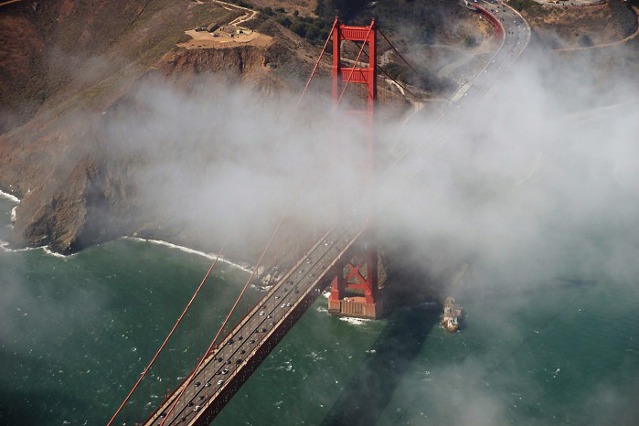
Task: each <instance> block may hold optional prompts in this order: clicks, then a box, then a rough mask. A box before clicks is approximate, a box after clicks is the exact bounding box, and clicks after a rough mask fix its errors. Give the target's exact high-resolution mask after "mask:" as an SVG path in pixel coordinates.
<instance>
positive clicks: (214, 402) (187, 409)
mask: <svg viewBox="0 0 639 426" xmlns="http://www.w3.org/2000/svg"><path fill="white" fill-rule="evenodd" d="M484 4H485V5H486V6H485V7H486V8H487V9H489V11H490V12H491V13H493V14H494V15H495V16H496V17H497V18H498V19H499V20H500V22H501V23H502V25H503V27H504V36H505V37H504V40H503V44H502V46H501V47H500V49H498V51H497V52H496V54H495V55H494V56H493V57H492V60H491V62H490V63H489V64H488V65H487V66H486V67H485V68H484V69H483V70H482V72H480V73H479V75H478V76H476V77H475V78H474V79H473V84H472V85H468V87H465V88H464V93H463V95H460V96H459V99H457V98H456V99H453V100H452V103H454V104H457V105H458V107H459V105H460V104H468V102H467V100H468V99H469V98H471V97H472V98H477V97H479V96H480V95H484V96H486V95H488V94H489V93H486V92H487V91H489V90H490V88H491V87H492V84H491V83H494V82H495V81H496V78H497V76H499V75H500V74H501V73H503V72H504V71H505V70H507V69H508V65H510V64H512V62H514V61H515V60H516V59H517V58H518V57H519V55H520V54H521V53H522V51H523V50H524V49H525V47H526V46H527V45H528V41H529V40H530V27H529V26H528V24H527V23H526V21H525V20H523V19H522V18H521V16H520V15H519V14H517V13H516V12H515V11H514V10H512V9H511V8H509V7H506V6H504V5H502V4H496V3H493V2H488V3H484ZM487 69H491V71H492V76H491V77H488V76H487V75H486V70H487ZM451 110H452V111H451V113H449V114H446V115H445V116H444V117H443V119H442V121H444V122H452V123H454V122H457V121H458V120H459V119H460V116H461V115H463V113H462V111H460V110H458V109H457V108H451ZM466 112H467V111H466ZM444 143H445V142H444V141H440V142H439V144H437V145H438V146H439V147H441V146H442V145H443V144H444ZM435 151H437V148H435ZM410 152H412V151H411V150H410V149H407V150H406V151H404V152H401V153H399V154H398V155H397V158H396V160H395V161H394V162H393V163H392V164H391V165H390V167H389V168H388V170H387V171H386V173H385V175H391V174H395V175H397V176H396V177H400V178H401V177H404V176H405V175H409V174H410V173H411V168H406V169H403V168H401V167H399V165H401V164H402V162H403V160H404V159H405V158H407V157H408V155H407V154H409V153H410ZM386 195H387V196H388V199H387V200H386V201H387V202H386V203H385V204H389V203H391V202H392V200H393V199H394V198H395V197H394V196H393V195H392V194H386ZM364 230H365V229H363V228H362V227H361V221H360V222H352V223H345V224H343V225H339V226H337V227H335V228H334V229H332V230H331V231H329V232H328V233H327V234H326V235H324V237H322V238H321V239H320V240H319V241H318V242H317V243H316V244H315V246H314V247H313V248H312V249H311V250H310V251H309V253H307V254H306V255H305V256H304V257H303V258H302V259H301V260H300V261H299V262H298V263H297V264H296V265H295V266H294V267H293V268H291V270H289V271H288V272H287V274H286V275H285V276H284V277H283V278H282V279H281V280H280V281H279V282H278V283H277V284H276V285H274V286H273V288H272V289H271V291H270V292H269V293H267V295H266V296H265V297H264V299H263V300H262V301H261V302H260V303H259V304H258V306H256V307H255V308H254V309H253V310H252V311H251V312H250V313H249V314H248V315H247V316H246V317H245V318H244V319H243V320H242V321H241V322H240V323H239V324H238V325H237V326H236V327H235V328H234V329H233V330H232V331H231V333H230V334H229V335H228V336H227V337H226V338H225V340H224V341H223V342H222V343H221V344H220V345H219V346H218V347H217V348H216V349H215V350H214V351H213V352H212V353H211V354H209V355H208V356H207V357H206V359H205V360H204V362H203V363H202V365H201V367H200V368H199V369H198V371H197V372H196V373H195V374H193V375H191V377H190V379H187V380H185V382H184V383H183V384H182V385H181V386H180V387H179V388H178V389H176V390H175V391H174V392H173V394H172V395H171V396H169V398H167V400H166V401H165V402H164V403H163V404H162V405H161V406H160V407H159V408H158V409H157V410H156V411H155V412H154V414H153V415H151V417H150V418H149V419H148V420H147V421H146V422H145V425H149V426H150V425H160V424H164V425H176V424H180V425H208V424H209V423H210V422H211V421H212V420H213V418H214V417H215V416H216V415H217V413H219V412H220V411H221V409H222V408H223V407H224V405H225V404H226V403H227V402H228V401H229V400H230V399H231V397H232V396H233V395H234V394H235V393H236V392H237V390H238V389H239V388H240V386H241V385H242V384H243V383H244V382H245V381H246V380H247V379H248V378H249V377H250V375H251V373H252V372H253V371H255V369H256V368H257V367H258V366H259V364H260V363H261V362H262V361H263V360H264V359H265V358H266V356H267V355H268V354H269V353H270V352H271V350H272V349H273V348H274V347H275V345H277V343H278V342H279V341H280V340H281V339H282V338H283V337H284V335H285V334H286V333H287V332H288V330H290V329H291V328H292V327H293V325H294V324H295V322H296V321H297V320H298V319H299V318H300V317H301V315H302V314H303V313H304V312H305V311H306V309H307V308H308V307H309V306H310V304H311V303H312V302H313V301H314V300H315V299H316V298H317V296H318V295H319V293H320V291H321V289H322V288H323V287H324V286H325V285H327V284H328V282H327V278H328V277H332V276H334V274H335V273H336V270H335V265H336V264H337V263H338V262H339V261H340V260H341V259H342V258H343V257H344V255H345V254H346V252H347V250H348V249H349V248H350V247H351V246H352V245H353V243H354V242H355V241H356V240H357V239H358V238H359V236H360V235H361V234H362V233H363V232H364ZM182 391H183V392H182ZM181 393H182V396H181V397H180V398H179V401H178V403H177V404H176V407H175V408H174V409H173V410H172V411H170V412H169V409H170V407H171V406H172V404H173V402H174V401H175V399H176V398H178V396H179V395H180V394H181Z"/></svg>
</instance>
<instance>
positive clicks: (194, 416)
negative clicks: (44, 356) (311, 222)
mask: <svg viewBox="0 0 639 426" xmlns="http://www.w3.org/2000/svg"><path fill="white" fill-rule="evenodd" d="M356 223H360V224H361V222H356ZM356 223H351V224H344V225H340V226H338V227H336V228H334V229H332V230H331V231H329V232H328V233H327V234H326V235H324V236H323V237H322V238H321V239H320V240H319V241H318V242H317V243H316V244H315V246H314V247H313V248H312V249H311V250H310V251H309V252H308V253H307V254H306V255H305V256H304V257H303V258H302V259H301V260H300V261H299V262H298V263H297V264H296V265H295V266H294V267H293V268H292V269H291V270H290V271H289V272H287V273H286V274H285V275H284V277H283V278H282V279H281V280H280V281H279V282H278V283H277V284H276V285H274V286H273V288H272V289H271V290H270V291H269V292H268V293H267V294H266V295H265V297H264V299H262V301H261V302H260V304H259V305H258V306H256V307H255V308H254V309H253V310H252V311H251V312H250V313H249V314H248V315H247V316H246V317H245V318H244V319H243V320H242V322H241V323H240V324H238V325H237V326H236V328H235V329H234V330H233V331H232V332H231V333H230V334H229V336H228V337H227V338H226V340H224V341H223V342H222V344H221V345H220V346H219V347H218V348H217V349H216V350H215V351H214V352H212V353H211V354H210V355H209V356H208V357H207V358H206V360H205V361H204V362H203V364H202V366H201V368H200V369H199V371H198V372H197V374H195V376H194V377H193V378H192V379H191V380H190V381H189V382H188V383H186V384H184V385H183V386H182V387H181V388H180V390H179V391H177V392H175V393H174V394H173V396H172V397H171V398H169V399H168V401H167V402H165V404H164V405H163V406H162V407H160V409H158V410H157V411H156V413H155V414H154V415H153V416H152V417H151V419H150V420H149V421H148V422H147V423H146V424H147V425H159V424H165V425H174V424H180V425H182V424H184V425H192V424H198V422H199V421H201V422H202V424H208V423H206V421H203V420H202V419H203V418H205V417H207V416H209V417H210V414H211V413H210V412H209V413H206V412H207V410H214V409H215V408H214V407H212V406H211V404H212V403H213V401H214V400H215V399H216V398H219V397H220V395H222V393H224V392H225V391H227V392H228V391H229V389H227V388H228V387H229V386H232V387H235V388H239V386H240V385H241V384H242V383H243V382H244V380H246V378H245V377H242V374H241V373H242V370H243V369H245V368H247V366H248V364H249V363H251V362H252V361H251V359H252V357H254V356H255V355H256V354H257V353H258V352H259V351H261V350H264V349H267V350H268V351H269V352H270V349H272V348H264V345H272V346H275V344H276V343H277V342H272V341H271V338H272V337H273V333H275V332H276V331H277V330H278V329H280V328H281V327H283V326H284V325H285V322H286V321H287V319H289V317H291V316H292V315H293V313H294V312H295V311H296V309H303V310H305V309H306V306H301V304H302V303H303V302H305V303H306V304H308V303H309V302H312V300H314V299H315V298H317V296H318V295H319V294H320V290H321V287H323V286H324V285H325V283H326V281H325V280H322V278H323V277H325V276H327V277H329V276H331V273H334V272H332V269H333V267H334V266H335V264H336V263H337V261H338V260H339V259H341V257H342V256H343V255H344V253H345V252H346V250H348V248H349V247H350V246H351V245H352V244H353V243H354V242H355V241H356V240H357V238H358V237H359V236H360V234H361V233H362V232H363V229H360V230H358V228H357V225H356ZM298 314H299V312H298ZM291 326H292V324H291ZM289 328H290V327H289ZM260 361H261V360H258V361H257V362H258V363H259V362H260ZM253 367H255V366H253ZM247 377H248V375H247ZM238 380H239V381H240V382H241V383H238ZM182 389H184V392H183V395H182V396H181V397H180V400H179V403H178V404H177V405H176V407H175V408H174V409H173V410H172V411H170V412H169V407H170V405H171V404H172V403H173V401H174V400H175V398H176V395H177V394H178V392H181V391H182ZM233 393H234V392H233ZM231 395H232V394H231ZM229 398H230V396H229ZM167 414H168V416H167ZM207 421H208V420H207Z"/></svg>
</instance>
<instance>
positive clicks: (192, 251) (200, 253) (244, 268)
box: [123, 237, 253, 274]
mask: <svg viewBox="0 0 639 426" xmlns="http://www.w3.org/2000/svg"><path fill="white" fill-rule="evenodd" d="M123 238H124V239H126V240H133V241H138V242H146V243H151V244H156V245H159V246H165V247H170V248H173V249H177V250H180V251H183V252H184V253H189V254H195V255H197V256H202V257H205V258H207V259H210V260H214V259H215V258H216V257H217V255H215V254H211V253H205V252H203V251H200V250H195V249H192V248H189V247H184V246H180V245H177V244H173V243H169V242H168V241H162V240H153V239H146V238H139V237H123ZM218 262H222V263H226V264H227V265H229V266H231V267H233V268H235V269H239V270H241V271H244V272H248V273H249V274H250V273H251V272H253V270H252V269H251V268H249V267H248V266H246V265H241V264H238V263H235V262H231V261H230V260H227V259H224V257H222V256H220V258H219V260H218Z"/></svg>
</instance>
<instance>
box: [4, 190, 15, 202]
mask: <svg viewBox="0 0 639 426" xmlns="http://www.w3.org/2000/svg"><path fill="white" fill-rule="evenodd" d="M0 197H2V198H6V199H7V200H11V201H13V202H14V203H19V202H20V199H19V198H18V197H16V196H15V195H12V194H9V193H8V192H4V191H2V190H0Z"/></svg>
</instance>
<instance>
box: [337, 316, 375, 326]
mask: <svg viewBox="0 0 639 426" xmlns="http://www.w3.org/2000/svg"><path fill="white" fill-rule="evenodd" d="M339 320H340V321H344V322H347V323H349V324H353V325H364V324H365V323H367V322H369V321H371V320H369V319H365V318H355V317H339Z"/></svg>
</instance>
